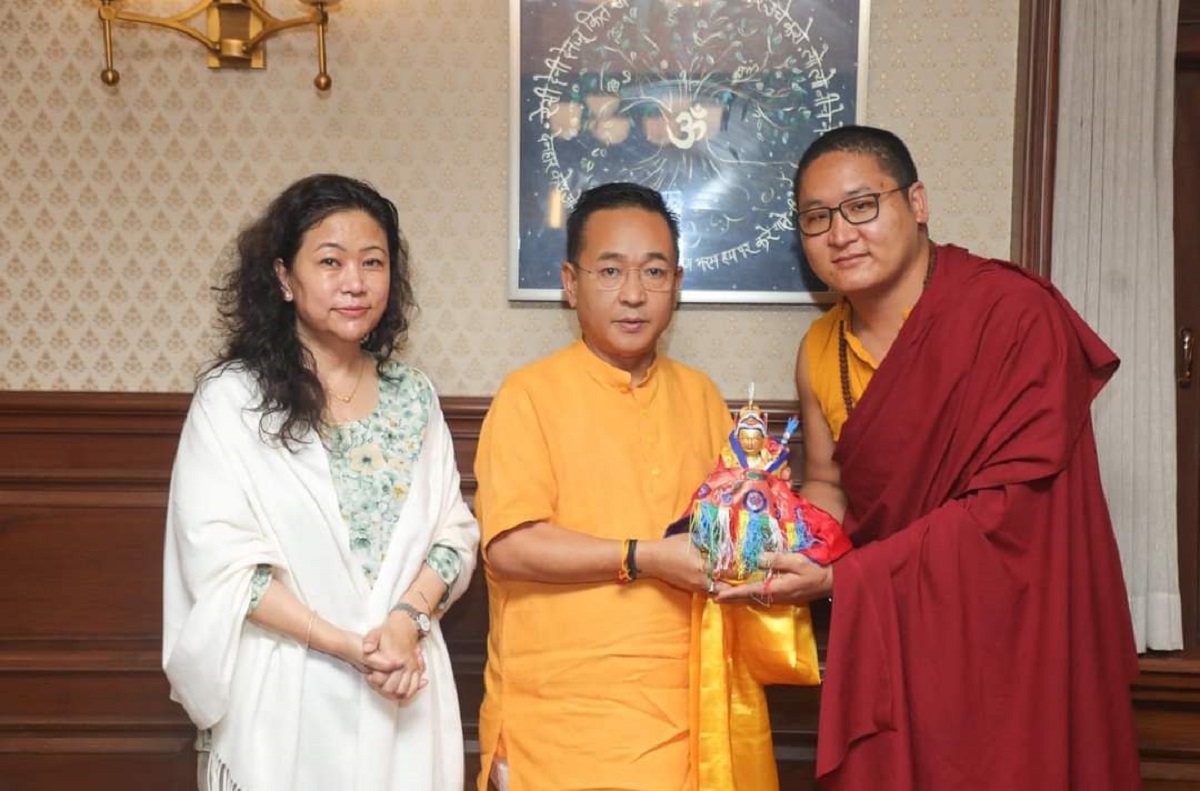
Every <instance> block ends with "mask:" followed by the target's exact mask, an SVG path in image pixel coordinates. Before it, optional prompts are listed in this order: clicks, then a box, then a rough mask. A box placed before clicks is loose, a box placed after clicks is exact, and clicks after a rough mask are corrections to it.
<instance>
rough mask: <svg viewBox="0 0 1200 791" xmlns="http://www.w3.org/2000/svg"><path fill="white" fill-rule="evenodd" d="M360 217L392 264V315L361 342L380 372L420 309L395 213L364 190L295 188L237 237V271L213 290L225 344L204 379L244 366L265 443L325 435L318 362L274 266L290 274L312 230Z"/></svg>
mask: <svg viewBox="0 0 1200 791" xmlns="http://www.w3.org/2000/svg"><path fill="white" fill-rule="evenodd" d="M354 210H358V211H363V212H366V213H367V214H369V215H370V216H371V217H372V218H374V220H375V221H376V222H377V223H379V227H380V228H382V229H383V231H384V233H385V234H386V236H387V243H388V256H389V258H390V259H391V266H390V269H389V280H390V288H389V291H388V303H387V307H386V308H385V310H384V313H383V317H382V318H381V319H380V320H379V323H378V324H377V325H375V327H374V329H372V330H371V332H370V334H368V335H367V337H366V338H365V339H364V340H363V342H362V347H363V349H365V350H366V351H369V352H371V353H373V354H374V355H375V356H376V358H377V359H378V360H379V362H378V366H377V367H378V369H379V370H380V371H382V369H383V365H384V363H385V362H386V361H387V360H388V358H389V357H391V355H392V352H393V351H394V350H395V349H396V347H397V346H398V345H399V344H400V342H401V341H402V340H403V337H404V334H405V332H406V331H407V330H408V322H409V315H410V313H411V312H412V310H413V308H414V307H415V306H416V303H415V300H414V298H413V290H412V284H411V283H410V282H409V270H408V249H407V246H406V245H405V244H404V242H403V240H402V238H401V235H400V218H399V214H398V212H397V211H396V206H395V205H394V204H393V203H392V202H391V201H389V200H388V199H387V198H385V197H383V196H382V195H380V194H379V193H378V192H376V191H375V189H374V188H373V187H371V186H370V185H369V184H367V183H366V182H363V181H358V180H357V179H352V178H349V177H347V176H340V175H336V174H328V173H321V174H317V175H313V176H308V177H307V178H303V179H301V180H299V181H297V182H296V183H294V184H292V185H291V186H290V187H288V188H287V189H285V190H284V191H283V193H282V194H280V195H279V197H277V198H275V200H273V201H271V205H270V206H268V207H267V210H266V212H265V213H264V214H263V215H262V216H261V217H260V218H259V219H257V220H256V221H254V222H253V223H252V224H251V225H250V226H248V227H247V228H245V229H244V230H243V231H242V232H241V234H240V235H239V236H238V242H237V247H238V262H237V266H236V267H234V268H233V269H232V270H231V271H230V272H229V273H228V274H227V275H225V276H224V277H223V278H222V280H221V283H220V284H219V285H218V286H217V287H216V288H215V290H216V291H217V292H218V295H219V297H218V301H219V312H220V322H219V326H220V329H221V330H222V332H223V334H224V338H225V341H224V347H223V349H222V351H221V353H220V354H219V356H218V357H217V360H216V361H215V362H214V363H213V365H212V366H211V367H209V368H208V369H207V371H205V373H204V374H202V376H206V375H208V374H211V373H212V372H213V371H214V370H216V369H218V368H221V367H222V366H224V365H227V364H230V363H236V364H238V365H241V366H244V367H245V369H246V370H247V371H249V372H250V373H251V374H252V375H253V376H254V378H255V379H256V380H257V382H258V385H259V389H260V391H261V393H262V399H261V401H259V403H257V404H255V405H254V406H253V407H252V408H253V409H255V410H256V411H259V412H261V413H262V416H261V418H260V420H259V429H260V431H261V432H262V434H263V436H264V438H267V439H271V440H275V441H278V442H281V443H283V445H284V446H285V447H287V448H289V449H293V448H294V445H295V444H297V443H302V442H303V441H304V439H305V437H306V435H308V434H309V432H310V431H311V430H313V429H318V428H319V427H320V425H321V415H322V413H323V412H324V411H325V407H326V396H325V389H324V388H323V387H322V386H321V382H320V380H318V379H317V374H316V370H315V363H314V361H313V357H312V354H311V353H309V351H308V349H306V348H305V347H304V345H303V344H302V343H301V342H300V339H299V337H298V336H297V334H296V310H295V306H294V305H293V303H291V302H287V301H285V300H284V298H283V287H282V285H281V284H280V282H279V278H278V277H277V276H276V273H275V262H276V261H282V262H283V265H284V266H285V267H286V268H287V269H288V270H289V271H290V270H291V268H292V266H293V264H294V263H295V259H296V253H297V252H298V251H299V250H300V246H301V244H302V242H303V240H304V235H305V234H306V233H307V232H308V231H309V230H310V229H312V228H314V227H315V226H317V225H319V224H320V223H321V222H322V221H323V220H324V219H325V218H327V217H329V216H330V215H332V214H337V213H338V212H343V211H354ZM273 415H281V416H282V417H283V422H282V424H280V425H279V428H278V429H277V430H274V431H272V430H268V429H267V428H266V427H267V425H268V422H267V421H268V419H269V418H270V417H271V416H273Z"/></svg>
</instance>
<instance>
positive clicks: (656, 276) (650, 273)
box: [571, 261, 675, 291]
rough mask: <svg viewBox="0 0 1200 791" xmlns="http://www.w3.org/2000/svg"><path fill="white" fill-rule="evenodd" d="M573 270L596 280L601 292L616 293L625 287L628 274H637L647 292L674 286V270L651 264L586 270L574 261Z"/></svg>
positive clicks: (669, 288) (668, 288)
mask: <svg viewBox="0 0 1200 791" xmlns="http://www.w3.org/2000/svg"><path fill="white" fill-rule="evenodd" d="M571 263H572V264H574V266H575V268H576V269H578V270H579V271H581V272H587V273H588V274H589V275H591V276H592V277H594V278H596V285H597V286H598V287H599V288H600V290H601V291H616V290H617V289H618V288H620V287H621V286H623V285H625V279H626V278H627V277H629V273H630V272H637V274H638V277H639V278H640V279H641V281H642V288H644V289H646V290H647V291H670V290H671V287H672V286H673V285H674V284H675V270H674V268H672V267H669V266H659V265H658V264H651V265H650V266H641V267H639V266H630V267H622V266H600V267H596V268H595V269H588V268H587V267H585V266H580V265H579V264H576V263H575V262H574V261H572V262H571Z"/></svg>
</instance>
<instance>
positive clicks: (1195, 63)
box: [1171, 0, 1200, 654]
mask: <svg viewBox="0 0 1200 791" xmlns="http://www.w3.org/2000/svg"><path fill="white" fill-rule="evenodd" d="M1175 63H1176V74H1178V73H1179V70H1180V69H1181V67H1182V68H1188V69H1189V70H1195V69H1197V68H1198V67H1200V0H1181V2H1180V4H1179V38H1178V39H1177V49H1176V54H1175ZM1176 145H1178V143H1177V142H1176ZM1178 219H1179V218H1178V217H1176V221H1177V222H1178ZM1177 228H1178V226H1177ZM1177 233H1178V230H1177ZM1177 256H1178V253H1177ZM1175 266H1176V275H1175V278H1176V281H1175V282H1176V288H1177V289H1178V288H1179V287H1180V285H1179V284H1180V277H1181V276H1180V273H1179V270H1178V267H1179V259H1178V257H1177V258H1176V260H1175ZM1179 300H1180V297H1179V296H1178V295H1177V296H1176V298H1175V300H1174V303H1173V304H1172V306H1171V307H1172V310H1173V311H1175V318H1174V320H1173V321H1172V326H1173V327H1177V326H1179V325H1178V321H1179V313H1178V311H1179V309H1180V301H1179ZM1176 353H1177V352H1176ZM1196 386H1197V385H1196V383H1195V382H1193V383H1192V387H1196ZM1177 394H1178V395H1179V396H1180V397H1181V398H1188V396H1186V395H1184V394H1183V393H1182V391H1179V392H1178V393H1177ZM1189 395H1190V394H1189ZM1190 397H1191V398H1194V396H1190ZM1189 400H1190V399H1189ZM1184 408H1187V407H1177V409H1184ZM1177 415H1178V416H1177V420H1180V422H1181V424H1182V425H1183V426H1184V428H1185V430H1184V432H1183V433H1182V434H1181V435H1180V437H1179V446H1178V448H1179V454H1180V456H1179V467H1178V474H1179V482H1180V485H1181V486H1188V485H1189V483H1187V482H1188V481H1194V480H1195V468H1194V467H1190V466H1189V463H1188V462H1187V461H1186V456H1185V454H1187V453H1188V451H1187V450H1186V443H1187V442H1189V441H1191V440H1190V439H1189V438H1190V437H1192V436H1194V434H1192V433H1191V431H1190V430H1187V428H1186V427H1187V423H1186V422H1185V421H1183V420H1182V419H1181V418H1182V417H1183V413H1182V412H1178V413H1177ZM1193 452H1194V451H1193ZM1180 494H1181V498H1180V511H1179V520H1180V521H1179V536H1178V542H1179V544H1178V546H1179V594H1180V599H1181V610H1182V616H1183V644H1184V647H1185V648H1186V649H1189V650H1190V651H1191V653H1193V654H1195V653H1196V649H1198V648H1200V582H1198V580H1197V577H1198V576H1200V535H1197V534H1196V530H1195V529H1194V527H1192V526H1194V525H1195V524H1196V521H1197V519H1196V513H1195V508H1196V505H1195V502H1196V501H1195V499H1191V500H1184V499H1183V497H1184V490H1181V492H1180ZM1194 496H1195V495H1194V493H1193V495H1192V497H1193V498H1194Z"/></svg>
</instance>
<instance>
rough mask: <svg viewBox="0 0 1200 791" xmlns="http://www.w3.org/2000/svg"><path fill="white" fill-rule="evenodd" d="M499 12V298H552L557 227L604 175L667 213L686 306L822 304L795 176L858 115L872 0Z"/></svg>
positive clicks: (565, 3)
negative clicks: (801, 235)
mask: <svg viewBox="0 0 1200 791" xmlns="http://www.w3.org/2000/svg"><path fill="white" fill-rule="evenodd" d="M510 2H511V11H510V14H511V16H510V22H511V28H512V44H511V48H512V49H511V58H512V62H511V74H512V82H513V84H512V91H511V104H512V107H511V119H512V129H511V140H512V151H511V156H512V169H511V174H510V179H509V181H510V195H511V206H510V210H511V220H510V232H509V235H510V247H511V249H510V256H509V298H510V299H514V300H559V299H562V291H561V285H560V281H559V268H560V265H561V263H562V260H563V258H564V255H565V250H566V230H565V224H566V218H567V216H568V215H569V213H570V211H571V208H572V207H573V206H574V204H575V202H576V201H577V200H578V198H579V195H580V193H581V192H583V191H584V190H586V189H588V188H590V187H594V186H597V185H599V184H604V183H607V182H610V181H634V182H638V183H640V184H644V185H646V186H649V187H653V188H655V189H657V190H659V191H660V192H661V193H662V194H663V196H664V197H665V198H666V201H667V204H668V206H670V208H671V210H672V211H673V212H674V213H675V214H676V215H678V217H679V220H680V265H681V266H682V267H683V269H684V273H685V274H684V281H683V299H684V301H687V302H725V303H770V302H773V303H812V302H822V301H826V300H827V299H828V297H829V294H828V292H827V290H826V289H825V287H824V285H823V284H821V283H820V282H819V281H818V280H817V279H816V278H815V277H814V276H813V275H812V272H811V270H809V269H808V267H807V265H806V264H805V263H804V261H803V256H802V254H801V251H800V244H799V239H798V237H797V234H796V231H795V229H794V219H793V217H794V213H795V199H794V197H793V195H792V179H793V178H794V176H795V172H796V162H797V160H798V159H799V158H800V155H801V153H803V151H804V149H805V148H806V147H807V146H808V145H809V143H811V142H812V141H813V140H815V139H816V138H817V137H818V136H819V135H820V134H822V133H823V132H825V131H828V130H829V129H833V128H835V127H838V126H843V125H846V124H850V123H854V122H855V121H856V120H857V119H858V118H859V117H861V115H862V113H863V109H864V100H865V94H864V89H865V85H866V65H865V64H866V44H867V38H868V29H867V28H868V20H869V16H870V15H869V9H868V3H869V0H510Z"/></svg>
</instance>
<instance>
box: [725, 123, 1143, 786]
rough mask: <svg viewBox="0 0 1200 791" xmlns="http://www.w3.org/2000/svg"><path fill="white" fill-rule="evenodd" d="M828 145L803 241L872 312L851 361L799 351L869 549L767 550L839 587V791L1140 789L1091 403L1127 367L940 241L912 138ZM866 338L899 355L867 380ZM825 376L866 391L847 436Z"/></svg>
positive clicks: (826, 767)
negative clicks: (857, 374)
mask: <svg viewBox="0 0 1200 791" xmlns="http://www.w3.org/2000/svg"><path fill="white" fill-rule="evenodd" d="M826 138H828V139H826ZM813 149H815V152H814V151H813ZM813 149H810V152H809V153H806V154H805V156H804V157H803V158H802V159H801V162H800V173H799V175H798V177H797V205H798V209H799V212H800V215H799V227H800V230H801V232H802V234H803V243H804V249H805V253H806V256H807V258H808V260H809V262H810V264H811V265H812V266H813V269H814V271H815V272H816V273H817V274H818V276H820V277H822V279H824V280H825V281H826V282H828V283H829V284H830V285H831V286H832V287H834V288H837V289H838V290H840V291H842V292H843V293H844V294H845V297H846V299H847V301H848V302H849V308H850V312H849V313H848V314H847V315H849V316H851V317H852V318H851V319H850V320H849V321H847V322H846V324H849V325H850V326H843V327H842V328H840V329H839V330H838V332H840V333H843V334H842V335H841V336H840V337H839V336H836V335H835V336H831V337H834V338H836V339H837V342H835V343H833V344H832V345H831V346H830V348H832V349H833V352H832V353H831V354H832V355H833V360H832V363H831V365H832V368H830V367H829V366H828V365H826V366H825V367H824V368H822V365H821V363H822V362H825V363H829V362H830V361H829V360H824V361H821V360H815V361H812V360H809V359H807V358H806V354H805V352H804V351H802V353H801V355H800V358H799V364H798V374H797V378H798V383H799V385H800V394H801V403H802V407H803V408H804V409H803V413H802V414H803V416H804V418H805V421H804V429H805V443H806V454H805V462H806V464H805V467H806V470H805V472H806V475H807V476H808V477H809V478H810V479H811V480H808V479H806V482H805V488H806V490H808V489H811V490H810V491H806V493H807V494H808V496H809V497H810V499H813V500H814V501H815V502H817V503H818V504H821V505H824V507H825V508H826V510H830V511H831V512H832V513H833V514H834V515H835V516H837V515H842V514H843V512H842V511H840V510H839V508H842V507H844V509H845V510H844V516H843V523H844V527H845V530H846V532H847V534H848V535H849V536H850V539H851V541H852V542H853V543H854V546H855V548H854V549H853V550H852V551H850V552H849V553H848V554H847V555H846V556H844V557H843V558H842V559H841V560H839V561H838V562H836V563H835V564H833V566H832V567H831V568H830V569H821V568H819V567H817V566H815V565H812V564H805V563H803V561H802V559H800V558H795V557H789V556H785V555H780V556H777V557H775V558H767V559H766V560H765V562H766V563H773V564H774V568H775V571H776V580H775V582H774V584H773V585H772V587H771V590H772V592H773V593H774V596H775V599H776V600H780V599H781V598H782V599H787V600H793V601H799V600H807V599H811V598H813V597H816V596H821V595H828V594H829V593H832V596H833V599H834V604H833V615H832V622H831V625H830V634H829V645H828V650H827V666H826V675H825V684H824V688H823V690H822V696H821V715H820V730H819V739H818V747H817V774H818V778H819V780H820V782H821V785H822V787H823V788H826V789H837V790H838V791H844V790H847V789H849V790H853V791H857V790H859V789H862V790H863V791H878V790H879V789H888V791H918V790H919V791H941V790H942V789H970V790H971V791H983V790H988V789H994V790H995V791H1000V790H1001V789H1004V790H1005V791H1012V790H1017V791H1035V790H1038V789H1046V790H1047V791H1049V790H1050V789H1056V790H1057V789H1080V790H1081V791H1108V790H1112V791H1118V790H1119V791H1128V789H1138V788H1140V787H1141V780H1140V777H1139V768H1138V755H1137V746H1136V736H1135V733H1134V725H1133V716H1132V707H1131V702H1130V693H1129V685H1130V682H1131V681H1132V680H1133V678H1134V676H1135V674H1136V672H1137V663H1136V654H1135V650H1134V642H1133V632H1132V627H1131V622H1130V617H1129V609H1128V604H1127V601H1126V594H1125V586H1124V582H1123V579H1122V576H1121V567H1120V560H1119V557H1118V554H1117V547H1116V542H1115V540H1114V538H1113V534H1112V526H1111V523H1110V521H1109V516H1108V509H1107V506H1106V504H1105V500H1104V494H1103V491H1102V489H1101V485H1100V474H1099V468H1098V465H1097V459H1096V444H1095V440H1094V437H1093V433H1092V422H1091V416H1090V405H1091V403H1092V400H1093V399H1094V398H1095V396H1096V394H1097V393H1098V392H1099V390H1100V389H1101V388H1102V387H1103V386H1104V384H1105V382H1107V380H1108V379H1109V377H1110V376H1111V375H1112V374H1113V372H1114V371H1115V370H1116V368H1117V359H1116V357H1115V356H1114V355H1113V353H1112V352H1111V351H1110V350H1109V349H1108V347H1107V346H1105V345H1104V343H1103V342H1102V341H1101V340H1100V339H1099V338H1098V337H1097V336H1096V335H1095V333H1094V332H1092V330H1091V329H1089V328H1088V327H1087V325H1086V324H1084V322H1083V320H1082V319H1081V318H1080V317H1079V316H1078V315H1077V314H1076V313H1075V311H1074V310H1072V309H1071V307H1070V306H1069V305H1068V304H1067V303H1066V301H1065V300H1064V299H1063V297H1062V296H1061V295H1060V294H1059V293H1058V291H1057V290H1055V289H1054V287H1053V286H1051V285H1050V284H1049V283H1048V282H1046V281H1045V280H1042V279H1040V278H1037V277H1035V276H1033V275H1030V274H1028V273H1026V272H1024V271H1023V270H1020V269H1018V268H1017V267H1015V266H1013V265H1011V264H1007V263H1003V262H998V261H988V260H983V259H980V258H978V257H975V256H972V255H970V254H969V253H967V252H966V251H965V250H962V249H960V248H955V247H937V246H934V245H932V244H931V243H930V242H929V240H928V231H927V222H928V216H929V214H928V205H927V196H926V194H925V191H924V187H923V185H921V183H920V182H919V181H917V179H916V169H915V166H914V165H912V161H911V156H909V154H908V151H907V149H906V148H905V147H904V146H903V143H901V142H900V141H899V139H898V138H896V137H895V136H894V135H891V133H888V132H884V131H883V130H875V129H869V128H864V127H846V128H844V129H839V130H835V131H834V132H830V133H828V134H827V135H826V136H825V138H822V139H820V140H818V141H817V143H815V144H814V146H813ZM810 154H812V155H811V156H810ZM805 212H810V214H808V215H807V216H806V215H805ZM910 309H911V312H910ZM815 327H816V324H814V328H815ZM810 332H812V331H810ZM847 332H850V333H853V335H854V337H855V338H856V339H857V342H859V343H860V345H861V348H862V349H863V350H864V354H865V355H867V356H869V357H872V358H873V359H874V360H876V361H878V362H877V365H876V367H875V369H874V372H873V373H872V374H871V375H870V377H869V386H866V387H865V388H864V389H862V390H861V392H860V393H857V394H856V393H855V392H854V388H853V382H852V377H851V376H850V375H849V372H848V370H847V368H848V363H847V361H846V357H845V356H846V354H847V352H846V336H845V334H844V333H847ZM814 362H815V364H814ZM839 368H840V370H839ZM822 370H824V371H829V370H832V371H833V372H834V373H833V374H832V375H833V376H834V377H836V378H838V379H840V380H841V382H840V383H839V382H837V380H836V379H835V380H834V386H835V387H836V388H837V390H838V391H843V392H844V401H845V403H844V408H842V406H841V404H835V406H837V407H838V408H842V409H843V411H842V413H841V414H843V415H845V416H847V419H846V420H845V422H844V424H843V425H841V426H840V436H838V437H837V439H836V442H834V440H833V433H832V431H831V429H830V425H829V419H828V415H830V414H835V413H836V412H837V411H838V410H837V409H833V410H831V409H830V408H829V407H828V405H825V406H822V404H821V403H820V393H822V392H826V393H827V392H828V389H826V390H825V391H823V390H822V386H821V383H820V382H817V381H815V379H816V378H817V374H815V373H814V372H818V371H822ZM839 385H840V386H839ZM806 388H807V389H806ZM839 400H840V399H839ZM754 593H760V594H761V591H755V590H749V591H745V592H743V591H739V590H736V589H730V590H727V591H722V593H721V594H720V597H719V598H720V599H721V600H736V599H738V598H739V597H741V596H743V595H752V594H754Z"/></svg>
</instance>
